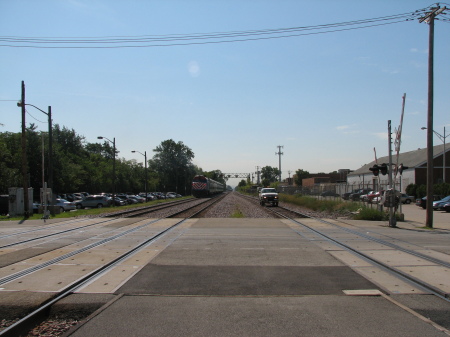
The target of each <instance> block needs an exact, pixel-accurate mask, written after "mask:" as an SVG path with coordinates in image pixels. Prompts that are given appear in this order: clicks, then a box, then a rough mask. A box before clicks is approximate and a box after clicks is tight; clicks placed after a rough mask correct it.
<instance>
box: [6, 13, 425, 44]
mask: <svg viewBox="0 0 450 337" xmlns="http://www.w3.org/2000/svg"><path fill="white" fill-rule="evenodd" d="M427 8H430V6H429V7H427ZM427 8H423V9H420V10H416V11H414V12H409V13H403V14H396V15H390V16H382V17H377V18H371V19H363V20H353V21H346V22H338V23H331V24H322V25H313V26H303V27H288V28H276V29H260V30H244V31H230V32H215V33H192V34H167V35H139V36H103V37H71V38H69V37H20V36H0V43H1V42H4V43H9V44H0V47H13V48H40V49H94V48H95V49H112V48H149V47H172V46H185V45H201V44H218V43H233V42H246V41H257V40H268V39H281V38H292V37H298V36H306V35H316V34H328V33H335V32H341V31H349V30H356V29H365V28H371V27H377V26H384V25H389V24H396V23H401V22H405V21H408V20H413V19H414V18H415V17H416V16H418V15H421V14H422V13H424V12H425V11H426V10H427Z"/></svg>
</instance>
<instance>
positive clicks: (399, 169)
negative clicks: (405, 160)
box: [398, 164, 409, 175]
mask: <svg viewBox="0 0 450 337" xmlns="http://www.w3.org/2000/svg"><path fill="white" fill-rule="evenodd" d="M407 169H409V167H408V166H405V165H403V164H400V165H399V166H398V172H399V173H400V175H402V173H403V170H407Z"/></svg>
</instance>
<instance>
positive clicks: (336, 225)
mask: <svg viewBox="0 0 450 337" xmlns="http://www.w3.org/2000/svg"><path fill="white" fill-rule="evenodd" d="M224 196H225V195H224ZM224 196H223V197H224ZM246 198H247V199H248V200H253V201H254V202H255V207H262V206H260V205H259V203H258V201H257V199H256V198H248V197H246ZM220 200H222V199H221V198H215V199H212V200H207V199H202V200H201V201H203V202H204V203H202V205H198V206H195V208H196V209H195V211H194V210H191V211H188V210H181V211H180V210H177V211H176V212H175V211H174V212H173V214H171V215H168V216H167V217H166V218H165V219H168V218H175V217H183V218H182V219H180V220H179V221H176V219H173V220H174V222H173V223H172V224H171V225H170V226H169V225H168V226H165V227H164V226H161V225H158V226H156V227H158V228H160V230H159V231H158V232H155V233H153V234H152V235H151V236H148V237H147V238H146V239H145V240H142V241H141V242H139V244H137V245H136V246H135V247H133V248H132V249H130V250H129V251H127V252H126V253H124V254H122V255H120V256H117V257H116V258H114V259H113V260H111V261H109V262H108V263H105V264H104V265H103V266H102V267H99V268H98V269H96V270H94V271H92V272H90V273H88V274H86V275H85V276H83V277H81V278H79V279H77V280H76V281H73V282H72V283H71V285H70V286H67V287H65V288H64V289H62V290H61V291H60V292H58V293H57V294H55V296H54V297H53V298H52V299H51V300H50V301H49V302H47V303H46V304H45V305H43V306H42V307H40V308H37V309H36V310H35V311H33V312H32V313H30V314H29V315H28V316H26V317H24V318H22V319H21V320H20V321H18V322H16V323H15V324H13V325H11V326H10V327H8V328H6V329H5V330H3V331H1V332H0V336H18V335H20V334H23V333H25V332H27V331H29V330H30V329H31V328H33V327H34V326H36V325H37V324H38V323H39V322H40V321H43V320H44V319H45V318H46V312H48V311H49V308H50V307H51V306H52V305H54V304H55V303H56V302H58V301H59V300H61V299H63V298H64V297H66V296H68V295H69V294H72V293H73V292H75V291H77V289H80V288H81V287H83V286H84V285H86V284H88V283H89V282H92V280H94V279H96V278H98V277H99V275H101V274H103V273H106V272H107V271H108V270H110V269H111V268H114V267H115V266H116V265H117V264H119V263H120V262H121V261H123V260H125V259H127V258H128V257H130V256H131V255H133V254H135V253H136V252H138V251H139V250H141V249H144V248H146V247H148V246H149V245H152V244H153V243H155V242H157V241H158V240H160V239H161V238H163V237H164V236H165V235H166V234H168V233H170V232H171V231H173V230H174V229H175V228H176V227H178V226H180V225H181V224H183V223H184V222H185V221H186V220H187V219H188V218H190V217H195V216H198V215H199V214H201V213H202V212H204V211H205V209H207V208H209V207H211V206H212V205H213V204H215V203H217V202H219V201H220ZM264 209H265V210H266V211H268V212H272V213H273V214H275V215H276V216H277V217H279V218H283V219H286V220H287V221H289V222H290V223H291V228H292V229H293V230H294V231H295V232H296V233H297V234H299V235H301V236H302V237H305V238H308V239H309V240H322V241H327V242H330V243H332V244H333V245H336V246H338V247H340V248H342V249H345V250H347V251H349V252H351V253H352V254H355V255H357V256H359V257H360V258H362V259H364V260H366V261H368V262H370V263H371V264H373V265H376V266H377V267H379V268H382V269H383V270H385V271H386V272H388V273H390V274H392V275H395V276H396V277H398V278H400V279H402V280H404V281H405V282H408V283H410V284H411V285H413V286H414V287H417V288H419V289H422V290H423V291H424V292H426V293H430V294H433V295H436V296H437V297H439V298H440V299H442V300H444V301H447V302H448V301H450V300H449V298H448V293H446V292H445V291H442V290H441V289H439V288H437V287H434V286H432V285H430V284H428V283H427V282H424V281H423V280H420V279H417V278H415V277H414V276H411V275H410V274H407V273H405V272H403V271H401V270H398V269H397V268H395V267H392V266H390V265H389V264H386V263H383V262H382V261H377V260H376V259H374V258H373V257H372V256H370V255H367V254H364V253H363V252H361V251H359V250H358V249H357V248H355V247H354V246H352V245H351V244H349V243H348V242H344V241H343V240H340V239H338V238H337V236H339V235H338V233H346V234H347V235H352V236H355V237H358V238H360V239H362V240H368V241H371V242H376V243H377V244H380V245H384V246H386V247H389V248H390V249H395V250H398V251H401V252H403V253H405V254H410V255H411V256H414V257H416V258H421V259H424V260H427V261H430V262H431V263H433V264H435V265H437V266H441V267H444V268H450V263H449V262H446V261H444V260H442V259H439V258H436V257H433V256H431V254H425V253H423V252H417V251H416V250H414V249H411V248H409V247H408V243H406V242H394V240H393V237H389V236H386V235H385V236H381V235H380V234H379V233H372V234H370V233H367V232H364V231H361V230H359V229H355V228H351V226H350V225H349V224H348V223H346V222H344V221H338V220H333V221H328V220H323V219H317V218H316V219H314V218H312V217H311V216H309V215H306V214H303V213H301V212H298V211H296V210H293V209H288V208H285V207H281V206H280V207H264ZM187 212H190V213H191V214H187ZM302 219H305V220H302ZM307 219H314V220H316V221H319V222H320V223H321V226H320V230H319V229H318V228H317V226H314V225H311V224H309V223H308V221H307ZM162 220H164V219H153V220H150V219H148V220H145V219H144V220H143V219H140V220H135V219H127V220H124V219H109V218H108V219H105V218H103V219H101V221H102V223H103V224H106V225H107V226H109V225H111V226H112V227H111V228H113V227H114V226H115V225H117V223H118V221H128V223H129V224H130V225H131V224H135V226H134V227H133V228H130V229H128V230H127V231H124V232H122V233H117V232H115V233H114V234H113V231H111V232H104V233H102V234H101V236H102V241H101V242H97V243H96V245H102V244H106V243H108V242H111V241H113V240H115V239H118V238H120V237H124V236H126V235H129V234H130V235H133V233H134V235H136V233H138V232H139V231H140V230H143V229H144V228H147V227H149V226H150V225H153V224H155V223H158V222H161V221H162ZM137 223H139V224H137ZM71 224H72V225H75V226H78V220H77V221H73V222H71ZM58 226H59V224H58V225H48V226H46V227H47V228H46V229H47V230H49V229H52V230H57V229H58V228H59V227H58ZM89 226H93V225H92V224H89V225H87V224H84V225H81V226H78V227H76V228H77V229H78V230H83V229H87V228H92V227H89ZM115 229H117V228H115ZM39 230H44V229H34V230H30V231H21V232H17V233H12V234H8V235H3V236H1V237H0V238H5V239H11V238H14V237H21V236H23V235H24V234H31V233H32V232H38V231H39ZM74 231H76V230H75V229H70V230H67V229H65V230H64V231H60V233H65V234H69V233H70V232H74ZM106 233H109V236H107V235H106ZM52 235H56V233H54V234H52ZM49 237H50V235H49V234H47V235H45V236H41V237H40V238H41V239H44V238H49ZM30 240H31V239H30ZM36 240H37V238H36ZM26 242H30V241H29V240H22V241H17V243H15V244H16V245H19V244H23V243H26ZM94 247H95V246H94V244H91V246H89V245H86V246H85V247H82V248H79V249H78V250H77V251H74V252H73V254H81V253H83V252H84V251H86V250H89V249H92V248H94ZM71 256H72V255H71ZM68 257H69V256H65V257H64V256H61V257H59V258H55V259H54V260H52V261H47V262H45V263H42V264H41V265H39V267H35V268H34V270H32V269H31V268H30V269H24V270H21V271H20V272H18V273H16V274H12V275H8V276H7V277H3V278H1V279H0V285H1V284H6V283H8V282H11V281H12V280H18V279H20V278H21V277H23V276H26V275H29V274H30V273H32V272H34V271H36V270H39V269H43V268H46V267H48V265H49V264H48V263H49V262H50V264H52V263H53V264H54V263H59V262H61V261H62V260H63V259H64V258H68Z"/></svg>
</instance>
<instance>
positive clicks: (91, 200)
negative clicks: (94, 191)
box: [75, 195, 111, 209]
mask: <svg viewBox="0 0 450 337" xmlns="http://www.w3.org/2000/svg"><path fill="white" fill-rule="evenodd" d="M110 205H111V200H110V199H109V198H108V197H105V196H103V195H90V196H87V197H86V198H85V199H83V200H78V201H76V202H75V206H76V208H77V209H81V208H85V207H90V208H102V207H108V206H110Z"/></svg>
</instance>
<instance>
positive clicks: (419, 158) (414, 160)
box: [348, 144, 450, 176]
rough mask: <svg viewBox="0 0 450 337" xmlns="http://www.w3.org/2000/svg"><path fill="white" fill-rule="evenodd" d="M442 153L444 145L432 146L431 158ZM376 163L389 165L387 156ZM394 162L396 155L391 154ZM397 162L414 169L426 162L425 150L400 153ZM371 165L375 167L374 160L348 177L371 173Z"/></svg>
mask: <svg viewBox="0 0 450 337" xmlns="http://www.w3.org/2000/svg"><path fill="white" fill-rule="evenodd" d="M449 147H450V146H449ZM449 150H450V149H449V148H446V149H445V152H448V151H449ZM443 151H444V144H441V145H436V146H433V158H436V157H437V156H439V155H442V152H443ZM377 162H378V165H379V164H382V163H386V164H387V163H389V156H385V157H381V158H378V160H377ZM396 162H397V155H396V154H395V153H393V154H392V163H393V164H395V163H396ZM398 162H399V164H403V165H405V166H407V167H408V168H409V169H414V168H416V167H419V166H422V165H423V164H426V162H427V148H424V149H417V150H414V151H409V152H404V153H400V154H399V155H398ZM373 165H375V160H374V161H372V162H370V163H368V164H366V165H364V166H362V167H360V168H359V169H357V170H355V171H353V172H351V173H349V174H348V176H354V175H359V174H367V173H372V171H370V170H369V168H371V167H372V166H373Z"/></svg>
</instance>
